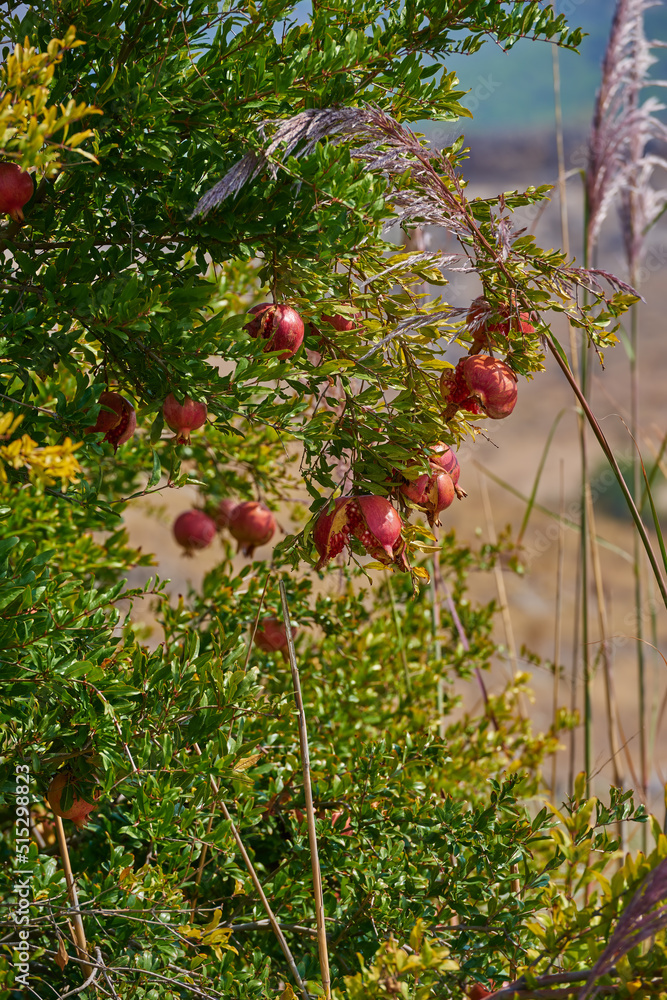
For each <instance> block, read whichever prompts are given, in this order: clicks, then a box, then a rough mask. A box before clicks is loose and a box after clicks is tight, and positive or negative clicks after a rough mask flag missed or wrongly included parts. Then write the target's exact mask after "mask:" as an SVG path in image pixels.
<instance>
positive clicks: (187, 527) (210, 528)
mask: <svg viewBox="0 0 667 1000" xmlns="http://www.w3.org/2000/svg"><path fill="white" fill-rule="evenodd" d="M216 531H217V527H216V524H215V521H214V520H213V518H212V517H209V516H208V514H205V513H204V511H203V510H186V511H184V512H183V513H182V514H179V515H178V517H177V518H176V520H175V521H174V527H173V532H174V538H175V539H176V541H177V542H178V544H179V545H182V546H183V548H184V549H185V554H186V555H188V556H190V555H192V553H193V552H194V551H196V550H198V549H205V548H206V547H207V546H209V545H210V544H211V542H212V541H213V539H214V538H215V533H216Z"/></svg>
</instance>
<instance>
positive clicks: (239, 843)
mask: <svg viewBox="0 0 667 1000" xmlns="http://www.w3.org/2000/svg"><path fill="white" fill-rule="evenodd" d="M194 750H195V753H197V754H198V756H200V757H201V755H202V754H201V750H200V749H199V745H198V744H197V743H195V744H194ZM211 788H212V789H213V791H214V793H215V795H216V796H217V795H219V794H220V786H219V785H218V783H217V781H216V780H215V778H214V777H213V776H211ZM218 802H219V803H220V809H221V810H222V814H223V816H224V817H225V819H226V820H227V822H228V823H229V825H230V829H231V832H232V836H233V838H234V840H235V841H236V846H237V847H238V849H239V853H240V855H241V857H242V858H243V863H244V864H245V866H246V868H247V869H248V874H249V875H250V878H251V880H252V884H253V885H254V887H255V889H256V891H257V894H258V896H259V898H260V899H261V901H262V906H263V907H264V909H265V910H266V915H267V917H268V918H269V922H270V924H271V927H272V928H273V933H274V934H275V935H276V938H277V939H278V944H279V945H280V948H281V950H282V953H283V955H284V956H285V959H286V961H287V964H288V965H289V968H290V972H291V973H292V976H293V977H294V982H295V983H296V984H297V986H298V987H299V989H300V990H301V993H302V994H303V997H304V1000H311V998H310V994H309V993H308V990H307V989H306V984H305V983H304V981H303V979H302V978H301V976H300V975H299V970H298V969H297V967H296V962H295V961H294V957H293V956H292V952H291V951H290V949H289V945H288V944H287V941H286V940H285V935H284V934H283V932H282V931H281V929H280V924H279V923H278V921H277V920H276V916H275V914H274V912H273V910H272V909H271V904H270V903H269V901H268V899H267V898H266V893H265V892H264V889H263V888H262V883H261V882H260V881H259V878H258V876H257V872H256V871H255V868H254V865H253V863H252V861H251V860H250V856H249V855H248V852H247V851H246V849H245V847H244V846H243V841H242V840H241V837H240V834H239V832H238V830H237V829H236V827H235V826H234V821H233V819H232V817H231V816H230V815H229V810H228V809H227V806H226V805H225V802H224V800H223V799H218Z"/></svg>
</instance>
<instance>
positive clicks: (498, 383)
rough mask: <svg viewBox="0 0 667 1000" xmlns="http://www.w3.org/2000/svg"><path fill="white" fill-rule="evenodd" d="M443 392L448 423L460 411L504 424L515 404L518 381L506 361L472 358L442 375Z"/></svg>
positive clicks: (472, 356) (486, 356) (464, 359)
mask: <svg viewBox="0 0 667 1000" xmlns="http://www.w3.org/2000/svg"><path fill="white" fill-rule="evenodd" d="M440 392H441V393H442V398H443V399H444V400H445V402H446V403H447V404H448V405H447V410H446V413H445V419H446V420H449V419H451V417H453V416H454V414H455V413H456V411H457V410H459V409H463V410H467V411H468V412H469V413H476V414H480V413H485V414H486V416H487V417H491V419H493V420H501V419H502V418H503V417H508V416H509V415H510V413H511V412H512V410H513V409H514V406H515V404H516V400H517V378H516V375H515V374H514V372H513V371H512V369H511V368H510V366H509V365H508V364H506V363H505V362H504V361H499V360H498V359H497V358H492V357H491V356H490V355H488V354H472V355H469V356H468V357H465V358H461V360H460V361H459V363H458V364H457V366H456V368H455V369H453V370H450V371H446V372H443V373H442V377H441V379H440Z"/></svg>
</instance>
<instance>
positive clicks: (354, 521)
mask: <svg viewBox="0 0 667 1000" xmlns="http://www.w3.org/2000/svg"><path fill="white" fill-rule="evenodd" d="M410 464H412V465H414V464H416V462H412V463H410ZM428 465H429V471H428V472H425V473H423V474H422V475H420V476H418V477H417V478H416V479H414V480H406V479H405V478H404V477H402V479H403V481H402V482H401V484H400V486H399V487H398V488H399V492H400V493H401V494H402V496H403V497H405V499H406V500H408V501H409V502H410V503H411V504H413V505H414V506H415V507H418V508H419V509H420V510H423V511H424V512H425V513H426V515H427V517H428V520H429V523H430V524H431V525H433V524H435V523H439V521H438V515H439V514H440V513H441V512H442V511H443V510H446V509H447V507H449V506H450V504H451V503H452V502H453V500H454V497H457V496H458V497H459V499H460V498H462V497H464V496H465V495H466V494H465V493H464V491H463V490H462V489H461V488H460V486H459V485H458V482H459V474H460V468H459V463H458V460H457V458H456V455H455V454H454V452H453V451H452V449H451V448H450V447H449V446H448V445H446V444H437V445H435V447H434V448H433V449H432V454H431V455H429V456H428ZM402 530H403V522H402V520H401V516H400V514H399V513H398V511H397V510H396V508H395V507H394V506H393V505H392V504H391V503H390V502H389V500H387V499H386V497H380V496H376V495H375V494H367V495H363V496H347V497H339V498H338V499H337V500H336V501H335V502H334V505H333V507H332V508H331V509H330V510H325V511H322V513H321V514H320V515H319V517H318V518H317V521H316V522H315V527H314V529H313V542H314V543H315V548H316V549H317V552H318V555H319V557H320V558H319V561H318V563H317V566H316V567H315V568H316V569H321V568H322V567H323V566H324V565H326V563H328V562H329V560H330V559H333V558H334V556H337V555H338V554H339V553H340V552H342V551H343V549H344V548H345V546H348V547H349V545H350V542H351V539H352V537H354V538H356V539H357V540H358V541H359V542H361V544H362V546H363V547H364V549H365V550H366V552H368V554H369V555H370V556H372V557H373V558H374V559H377V560H378V561H379V562H381V563H383V564H384V565H385V566H389V565H391V564H393V565H395V566H397V567H398V568H399V569H401V570H407V569H409V566H408V563H407V558H406V551H405V541H404V539H403V537H402Z"/></svg>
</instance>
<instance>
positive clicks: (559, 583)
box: [551, 459, 565, 802]
mask: <svg viewBox="0 0 667 1000" xmlns="http://www.w3.org/2000/svg"><path fill="white" fill-rule="evenodd" d="M559 509H560V514H561V519H562V517H563V513H564V510H565V472H564V463H563V460H562V459H561V462H560V503H559ZM564 555H565V537H564V531H563V525H562V520H561V523H559V525H558V552H557V557H556V559H557V570H556V614H555V622H554V679H553V693H552V710H551V714H552V718H553V729H554V736H555V735H556V732H557V731H558V689H559V681H560V657H561V641H562V636H563V564H564ZM557 776H558V751H557V750H555V751H554V752H553V754H552V755H551V796H552V798H553V800H554V802H555V800H556V778H557Z"/></svg>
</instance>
